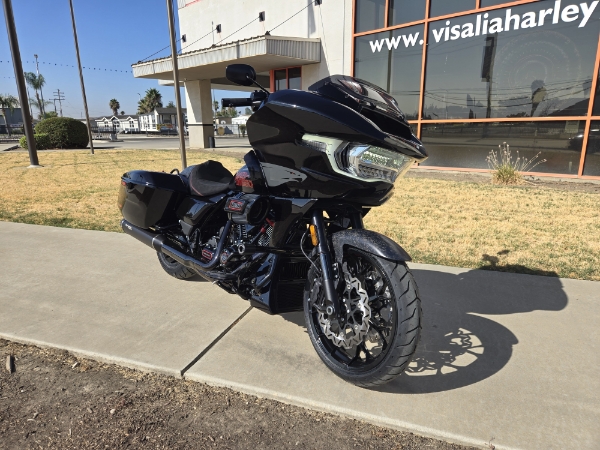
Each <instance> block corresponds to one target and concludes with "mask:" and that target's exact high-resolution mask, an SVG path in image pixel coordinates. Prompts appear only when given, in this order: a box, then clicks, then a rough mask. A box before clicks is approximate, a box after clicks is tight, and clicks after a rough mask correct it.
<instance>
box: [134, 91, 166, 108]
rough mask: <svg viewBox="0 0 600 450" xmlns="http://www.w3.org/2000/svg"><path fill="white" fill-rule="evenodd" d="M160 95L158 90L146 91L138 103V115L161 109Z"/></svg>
mask: <svg viewBox="0 0 600 450" xmlns="http://www.w3.org/2000/svg"><path fill="white" fill-rule="evenodd" d="M162 105H163V104H162V95H161V93H160V92H158V89H154V88H151V89H148V90H147V91H146V95H145V96H144V98H143V99H141V100H140V101H139V102H138V114H147V113H150V112H152V111H154V110H155V109H156V108H162Z"/></svg>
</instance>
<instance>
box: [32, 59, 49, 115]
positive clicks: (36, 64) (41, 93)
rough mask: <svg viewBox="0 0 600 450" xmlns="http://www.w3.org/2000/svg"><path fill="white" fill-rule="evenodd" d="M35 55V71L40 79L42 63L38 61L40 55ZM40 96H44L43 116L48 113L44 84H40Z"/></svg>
mask: <svg viewBox="0 0 600 450" xmlns="http://www.w3.org/2000/svg"><path fill="white" fill-rule="evenodd" d="M33 56H34V57H35V71H36V72H37V76H38V80H39V79H40V65H39V63H38V55H33ZM40 97H42V105H41V106H42V110H41V111H40V112H41V113H42V117H44V115H45V114H46V105H45V104H44V93H43V92H42V85H41V84H40Z"/></svg>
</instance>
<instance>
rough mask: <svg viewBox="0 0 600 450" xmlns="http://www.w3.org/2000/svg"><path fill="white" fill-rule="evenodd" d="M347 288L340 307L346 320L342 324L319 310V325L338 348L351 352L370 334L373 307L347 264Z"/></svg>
mask: <svg viewBox="0 0 600 450" xmlns="http://www.w3.org/2000/svg"><path fill="white" fill-rule="evenodd" d="M343 273H344V280H345V282H346V286H345V288H344V294H343V297H342V304H341V305H340V307H341V309H342V311H341V312H340V314H341V315H342V316H344V318H345V320H344V322H343V323H340V322H339V321H338V320H337V319H336V318H334V317H331V316H329V315H328V314H327V312H326V311H324V310H323V309H319V310H318V318H319V325H320V326H321V330H322V331H323V333H324V334H325V336H326V337H327V338H328V339H329V340H330V341H331V342H333V344H335V345H336V346H337V347H342V348H345V349H346V350H349V349H351V348H353V347H356V346H357V345H359V344H360V343H362V342H363V341H364V339H365V337H366V336H367V333H368V332H369V320H370V319H371V307H370V306H369V296H368V295H367V292H366V291H365V290H364V289H363V286H362V284H361V282H360V280H358V279H357V278H356V277H353V276H352V275H350V273H349V272H348V268H347V265H346V263H344V268H343Z"/></svg>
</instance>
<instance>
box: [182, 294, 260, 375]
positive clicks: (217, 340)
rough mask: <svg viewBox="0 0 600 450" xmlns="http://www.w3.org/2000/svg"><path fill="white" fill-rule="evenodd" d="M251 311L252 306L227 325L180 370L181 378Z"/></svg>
mask: <svg viewBox="0 0 600 450" xmlns="http://www.w3.org/2000/svg"><path fill="white" fill-rule="evenodd" d="M252 309H253V307H252V306H250V307H249V308H248V309H247V310H246V311H244V312H243V313H242V315H241V316H240V317H238V318H237V319H236V320H234V321H233V323H232V324H231V325H229V326H228V327H227V328H225V330H223V332H222V333H221V334H219V335H218V336H217V337H216V339H215V340H214V341H212V342H211V343H210V344H209V345H208V347H206V348H205V349H204V350H202V351H201V352H200V354H199V355H198V356H196V357H195V358H194V359H193V360H192V362H190V363H189V364H188V365H187V366H185V367H184V368H183V369H182V370H181V372H180V373H181V376H182V377H183V376H184V375H185V373H186V372H187V371H188V370H190V369H191V368H192V367H193V366H194V365H195V364H196V363H197V362H198V361H200V359H201V358H202V357H203V356H204V355H206V354H207V353H208V352H209V351H210V349H212V348H213V347H214V346H215V345H216V344H217V343H218V342H219V341H220V340H221V339H222V338H223V337H224V336H225V335H226V334H227V333H229V331H230V330H231V329H232V328H233V327H235V326H236V325H237V324H238V323H239V322H240V321H241V320H242V319H243V318H244V317H246V314H248V313H249V312H250V311H251V310H252Z"/></svg>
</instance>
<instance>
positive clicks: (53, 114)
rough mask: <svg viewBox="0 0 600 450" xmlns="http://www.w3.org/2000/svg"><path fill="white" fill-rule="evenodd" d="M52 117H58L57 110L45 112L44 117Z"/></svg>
mask: <svg viewBox="0 0 600 450" xmlns="http://www.w3.org/2000/svg"><path fill="white" fill-rule="evenodd" d="M51 117H58V114H57V113H56V111H50V112H47V113H45V114H44V119H50V118H51Z"/></svg>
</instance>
